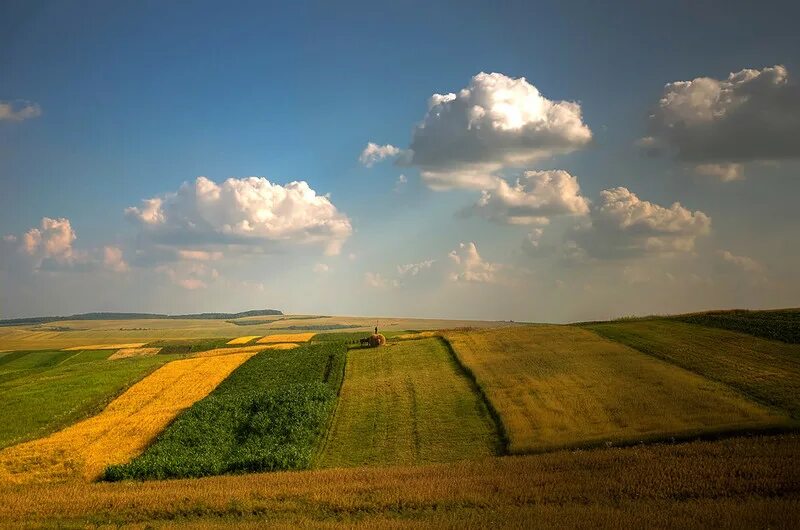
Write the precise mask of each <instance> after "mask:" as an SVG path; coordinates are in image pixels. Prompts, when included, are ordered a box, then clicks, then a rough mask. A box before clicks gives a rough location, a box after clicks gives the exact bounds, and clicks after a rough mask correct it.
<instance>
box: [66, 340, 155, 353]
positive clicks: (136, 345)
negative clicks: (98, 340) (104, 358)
mask: <svg viewBox="0 0 800 530" xmlns="http://www.w3.org/2000/svg"><path fill="white" fill-rule="evenodd" d="M145 344H147V343H146V342H129V343H127V344H91V345H89V346H72V347H71V348H64V351H76V350H121V349H123V348H141V347H142V346H144V345H145Z"/></svg>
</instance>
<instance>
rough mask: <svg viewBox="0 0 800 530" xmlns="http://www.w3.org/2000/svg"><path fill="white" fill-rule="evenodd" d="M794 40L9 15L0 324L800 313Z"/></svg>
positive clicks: (545, 9) (479, 11) (530, 18)
mask: <svg viewBox="0 0 800 530" xmlns="http://www.w3.org/2000/svg"><path fill="white" fill-rule="evenodd" d="M799 18H800V7H798V5H797V3H796V2H759V3H757V4H753V3H752V2H702V3H698V2H680V3H677V4H670V5H665V4H662V3H652V4H651V3H646V2H645V3H642V2H620V3H616V4H614V6H605V5H599V4H596V3H593V2H546V3H537V4H533V3H530V2H511V3H508V4H505V3H504V4H503V6H497V5H495V4H492V3H485V2H471V1H467V2H463V1H462V2H434V3H430V2H424V3H423V2H402V3H391V4H388V3H387V4H384V5H381V4H376V3H366V2H342V3H336V4H335V5H334V4H329V3H325V2H309V3H305V2H303V3H292V4H291V5H285V4H280V5H277V4H276V5H268V4H267V3H263V2H228V3H225V4H223V3H220V2H196V3H193V4H192V7H191V9H190V8H189V7H188V6H187V5H186V4H177V3H163V2H115V3H108V2H98V1H83V2H71V3H66V2H39V1H30V2H3V3H0V318H14V317H23V316H34V315H65V314H73V313H81V312H91V311H119V312H153V313H200V312H224V311H231V312H236V311H241V310H245V309H254V308H275V309H280V310H282V311H284V312H286V313H303V314H335V315H363V316H369V315H391V316H406V317H440V318H454V319H456V318H464V319H466V318H469V319H484V320H505V319H513V320H519V321H541V322H566V321H578V320H590V319H604V318H610V317H616V316H621V315H629V314H652V313H660V314H663V313H676V312H688V311H695V310H703V309H713V308H730V307H747V308H768V307H789V306H798V305H800V277H799V276H798V274H797V270H799V269H800V248H799V246H798V244H797V242H798V236H797V234H798V233H800V209H798V208H797V205H796V203H797V200H798V197H800V179H798V170H800V81H798V78H799V77H800V32H798V31H797V27H796V26H797V24H796V21H797V20H798V19H799Z"/></svg>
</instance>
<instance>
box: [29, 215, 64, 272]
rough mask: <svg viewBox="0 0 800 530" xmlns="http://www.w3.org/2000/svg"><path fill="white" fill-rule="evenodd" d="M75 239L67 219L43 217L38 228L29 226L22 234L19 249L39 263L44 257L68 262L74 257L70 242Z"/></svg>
mask: <svg viewBox="0 0 800 530" xmlns="http://www.w3.org/2000/svg"><path fill="white" fill-rule="evenodd" d="M75 239H76V235H75V231H74V230H73V229H72V225H71V224H70V222H69V219H67V218H66V217H60V218H58V219H51V218H49V217H43V218H42V221H41V224H40V226H39V228H31V229H30V230H28V231H27V232H25V234H24V235H23V236H22V241H21V243H22V246H21V249H22V251H23V252H24V253H26V254H27V255H29V256H31V257H32V258H34V259H36V260H37V261H38V262H39V263H41V261H42V260H45V259H52V260H54V261H57V262H59V263H69V262H71V261H73V259H74V253H73V249H72V243H73V242H74V241H75Z"/></svg>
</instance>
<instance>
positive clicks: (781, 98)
mask: <svg viewBox="0 0 800 530" xmlns="http://www.w3.org/2000/svg"><path fill="white" fill-rule="evenodd" d="M642 141H643V142H644V143H645V146H646V147H650V146H652V145H658V146H662V147H664V148H668V149H670V150H671V151H672V152H673V153H674V154H675V155H676V156H677V157H678V158H680V159H682V160H687V161H692V162H696V163H699V164H731V163H741V162H748V161H757V160H760V161H764V160H779V159H789V158H798V157H800V87H798V85H797V84H794V83H790V82H789V73H788V71H787V70H786V68H785V67H783V66H780V65H777V66H773V67H769V68H763V69H761V70H755V69H745V70H741V71H739V72H735V73H731V74H730V75H729V76H728V77H727V79H722V80H717V79H712V78H709V77H699V78H697V79H693V80H692V81H677V82H674V83H669V84H667V85H666V86H665V87H664V92H663V94H662V96H661V99H660V101H659V103H658V107H657V109H656V110H655V112H654V113H653V115H652V116H651V118H650V140H647V141H646V142H645V139H642ZM647 144H652V145H650V146H648V145H647ZM706 169H707V170H708V171H713V168H712V166H708V167H707V168H706ZM717 173H720V172H719V171H717ZM724 175H725V176H727V177H728V178H727V180H732V179H731V178H730V177H731V176H733V175H736V176H737V178H741V168H739V169H738V173H735V172H731V171H728V172H724ZM717 176H720V175H717ZM722 180H726V179H722Z"/></svg>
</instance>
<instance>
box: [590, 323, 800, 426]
mask: <svg viewBox="0 0 800 530" xmlns="http://www.w3.org/2000/svg"><path fill="white" fill-rule="evenodd" d="M587 327H588V328H589V329H591V330H593V331H595V332H597V333H599V334H601V335H603V336H605V337H608V338H610V339H613V340H616V341H619V342H621V343H624V344H627V345H629V346H631V347H632V348H636V349H637V350H639V351H642V352H644V353H647V354H648V355H651V356H653V357H657V358H661V359H664V360H665V361H668V362H670V363H673V364H675V365H677V366H681V367H683V368H686V369H688V370H691V371H693V372H696V373H698V374H700V375H702V376H704V377H706V378H708V379H710V380H715V381H721V382H722V383H725V384H726V385H728V386H730V387H731V388H734V389H736V390H738V391H739V392H740V393H741V394H742V395H745V396H748V397H750V398H751V399H753V400H756V401H759V402H761V403H764V404H766V405H768V406H771V407H773V408H776V409H780V410H785V411H787V412H789V414H791V415H792V417H794V418H795V419H800V344H786V343H783V342H778V341H772V340H765V339H761V338H758V337H754V336H751V335H745V334H742V333H736V332H732V331H727V330H722V329H714V328H707V327H702V326H699V325H695V324H686V323H682V322H675V321H671V320H644V321H631V322H609V323H604V324H592V325H589V326H587Z"/></svg>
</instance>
